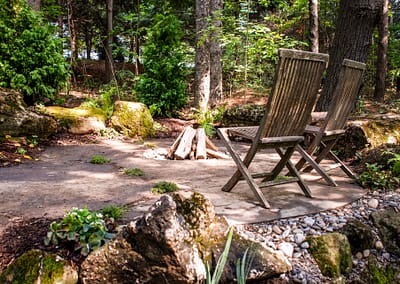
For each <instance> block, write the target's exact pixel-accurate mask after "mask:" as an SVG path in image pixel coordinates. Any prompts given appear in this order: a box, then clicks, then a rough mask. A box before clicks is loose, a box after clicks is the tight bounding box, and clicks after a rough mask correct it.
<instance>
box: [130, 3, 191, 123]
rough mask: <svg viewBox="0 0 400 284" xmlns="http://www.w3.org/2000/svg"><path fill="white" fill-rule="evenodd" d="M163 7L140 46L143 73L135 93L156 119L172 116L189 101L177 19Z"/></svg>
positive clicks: (180, 31)
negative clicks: (157, 117)
mask: <svg viewBox="0 0 400 284" xmlns="http://www.w3.org/2000/svg"><path fill="white" fill-rule="evenodd" d="M170 10H171V9H169V8H168V7H164V9H163V11H164V12H163V13H159V14H157V15H156V16H155V17H154V20H153V24H152V26H151V27H150V28H149V29H148V39H147V40H146V43H145V45H144V47H143V66H144V72H143V73H142V74H141V75H140V77H139V81H138V83H137V85H136V86H135V91H136V93H137V95H138V98H139V100H140V101H141V102H143V103H144V104H146V105H147V106H148V107H149V108H150V111H151V113H152V115H157V116H171V115H172V114H174V113H175V112H176V111H177V110H179V109H180V108H182V107H183V106H184V105H185V104H186V102H187V101H188V96H187V95H186V88H187V78H186V75H187V69H186V67H185V64H184V60H185V53H184V50H183V45H182V37H183V33H182V30H181V27H180V25H181V23H180V21H179V20H178V18H177V17H176V16H174V15H172V14H171V11H170Z"/></svg>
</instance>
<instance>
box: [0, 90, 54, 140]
mask: <svg viewBox="0 0 400 284" xmlns="http://www.w3.org/2000/svg"><path fill="white" fill-rule="evenodd" d="M56 132H57V122H56V120H55V119H53V118H52V117H50V116H48V115H45V114H41V113H38V112H35V111H33V109H29V108H28V107H27V106H26V104H25V103H24V101H23V99H22V95H21V94H19V93H18V92H15V91H11V90H5V89H1V88H0V133H3V134H4V135H11V136H14V137H20V136H30V135H37V136H38V138H39V139H46V138H48V137H49V136H51V135H53V134H55V133H56Z"/></svg>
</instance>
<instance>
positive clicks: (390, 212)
mask: <svg viewBox="0 0 400 284" xmlns="http://www.w3.org/2000/svg"><path fill="white" fill-rule="evenodd" d="M371 218H372V220H373V222H374V224H375V226H376V227H377V228H378V231H379V236H380V238H381V241H382V242H383V244H384V246H385V248H386V250H387V251H389V252H391V253H394V254H396V255H398V256H400V213H398V212H396V211H395V210H394V209H391V208H390V209H386V210H382V211H376V212H373V213H371Z"/></svg>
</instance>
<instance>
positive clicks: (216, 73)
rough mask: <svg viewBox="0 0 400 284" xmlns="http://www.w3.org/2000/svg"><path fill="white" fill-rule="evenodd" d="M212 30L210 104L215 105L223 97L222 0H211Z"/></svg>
mask: <svg viewBox="0 0 400 284" xmlns="http://www.w3.org/2000/svg"><path fill="white" fill-rule="evenodd" d="M210 3H211V6H210V13H211V24H212V28H211V32H210V103H209V104H210V106H211V107H213V106H215V105H216V104H218V103H219V102H221V101H222V99H223V97H222V96H223V88H222V64H221V56H222V50H221V46H220V44H219V43H220V38H221V29H222V20H221V17H222V0H212V1H210Z"/></svg>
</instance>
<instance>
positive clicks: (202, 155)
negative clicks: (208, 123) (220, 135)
mask: <svg viewBox="0 0 400 284" xmlns="http://www.w3.org/2000/svg"><path fill="white" fill-rule="evenodd" d="M206 137H207V136H206V132H205V130H204V128H197V131H196V139H197V145H196V159H197V160H199V159H207V152H206Z"/></svg>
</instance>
